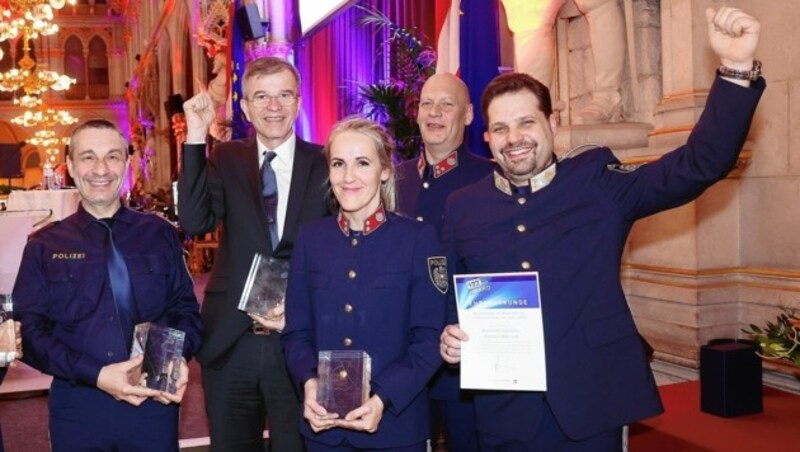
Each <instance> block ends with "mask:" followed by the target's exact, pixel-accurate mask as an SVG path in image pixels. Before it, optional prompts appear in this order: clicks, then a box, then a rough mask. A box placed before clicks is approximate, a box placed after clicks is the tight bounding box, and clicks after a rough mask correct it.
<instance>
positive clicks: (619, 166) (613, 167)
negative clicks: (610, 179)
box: [606, 163, 644, 174]
mask: <svg viewBox="0 0 800 452" xmlns="http://www.w3.org/2000/svg"><path fill="white" fill-rule="evenodd" d="M642 165H644V163H609V164H608V165H606V169H608V170H609V171H614V172H617V173H623V174H626V173H632V172H634V171H636V170H637V169H639V168H640V167H641V166H642Z"/></svg>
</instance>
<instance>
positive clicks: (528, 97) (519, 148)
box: [483, 90, 556, 185]
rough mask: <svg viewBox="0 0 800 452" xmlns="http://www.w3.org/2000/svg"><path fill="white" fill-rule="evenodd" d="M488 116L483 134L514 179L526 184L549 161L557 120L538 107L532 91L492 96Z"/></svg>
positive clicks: (498, 161) (499, 162)
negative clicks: (547, 115)
mask: <svg viewBox="0 0 800 452" xmlns="http://www.w3.org/2000/svg"><path fill="white" fill-rule="evenodd" d="M487 119H488V121H487V131H486V132H484V134H483V138H484V140H486V142H487V143H488V144H489V148H491V150H492V156H493V157H494V159H495V161H496V162H497V164H498V165H500V167H501V168H502V169H503V173H504V174H505V176H506V177H507V178H508V179H509V180H510V181H511V182H512V183H514V184H515V185H524V184H526V183H527V182H528V181H529V180H530V178H532V177H533V176H535V175H537V174H539V173H540V172H541V171H542V170H544V169H545V168H546V167H547V166H548V165H549V164H550V162H551V160H552V158H553V136H554V135H555V131H556V121H555V117H554V116H553V115H550V117H549V118H548V117H546V116H545V114H544V113H543V112H542V110H540V109H539V100H538V98H537V97H536V96H535V95H534V94H533V93H532V92H530V91H528V90H521V91H514V92H510V93H506V94H502V95H499V96H497V97H495V98H493V99H492V101H491V103H489V105H488V108H487Z"/></svg>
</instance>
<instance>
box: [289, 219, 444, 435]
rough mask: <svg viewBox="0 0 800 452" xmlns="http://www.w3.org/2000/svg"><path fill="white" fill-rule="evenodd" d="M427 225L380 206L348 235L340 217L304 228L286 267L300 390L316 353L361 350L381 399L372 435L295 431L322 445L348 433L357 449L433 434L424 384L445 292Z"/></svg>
mask: <svg viewBox="0 0 800 452" xmlns="http://www.w3.org/2000/svg"><path fill="white" fill-rule="evenodd" d="M438 250H439V244H438V241H437V238H436V233H435V231H434V229H433V227H431V226H430V225H423V224H421V223H418V222H416V221H414V220H410V219H407V218H404V217H401V216H398V215H395V214H392V213H388V214H386V213H384V212H383V209H380V210H379V211H378V212H376V214H374V215H373V216H372V217H371V218H370V219H369V220H368V221H367V222H366V225H365V227H364V231H363V234H361V235H357V234H353V233H351V231H350V230H349V229H348V227H347V222H346V220H344V219H343V217H341V216H340V218H339V219H338V220H337V218H335V217H330V218H326V219H323V220H320V221H317V222H314V223H311V224H309V225H308V226H306V227H304V228H303V229H302V230H301V232H300V236H299V238H298V241H297V244H296V245H295V249H294V254H293V256H292V261H291V264H290V267H289V286H288V289H287V294H286V322H287V323H286V329H285V330H284V334H283V336H282V340H283V345H284V350H285V355H286V357H287V358H286V359H287V364H288V368H289V372H290V374H291V376H292V378H293V380H294V382H295V383H296V384H297V386H298V391H299V393H300V394H303V388H304V384H305V382H306V381H307V380H308V379H310V378H315V377H317V353H318V352H319V351H320V350H365V351H366V352H367V353H368V354H369V355H370V357H371V358H372V373H371V377H372V378H371V381H370V388H371V391H372V393H373V394H376V395H378V396H379V397H380V398H381V399H382V400H383V401H384V405H385V410H384V413H383V418H382V419H381V421H380V424H379V425H378V430H377V431H376V432H375V433H372V434H370V433H364V432H356V431H352V430H347V429H341V428H334V429H331V430H327V431H324V432H321V433H319V434H315V433H313V431H312V430H311V428H310V427H309V425H308V422H306V421H305V419H303V420H301V422H300V431H301V433H302V434H303V435H304V436H305V437H306V438H308V439H310V440H312V441H316V442H320V443H324V444H327V445H332V446H335V445H338V444H341V443H342V442H343V441H344V440H345V439H346V440H347V441H348V442H349V443H350V444H351V445H353V446H355V447H358V448H370V449H371V448H386V447H398V446H403V445H411V444H416V443H419V442H422V441H425V440H426V439H427V438H428V437H429V436H430V425H429V412H428V411H429V410H428V397H427V393H426V389H425V388H426V385H427V384H428V381H429V380H430V378H431V376H432V375H433V373H434V371H436V369H437V368H439V366H440V365H441V364H442V360H441V357H440V356H439V349H438V345H439V334H440V332H441V330H442V328H443V326H444V315H445V314H444V311H445V307H444V304H445V296H444V291H443V290H442V288H441V285H440V287H439V289H437V288H436V287H435V286H434V282H433V276H432V271H433V270H436V268H435V267H436V265H433V264H437V265H442V266H443V267H442V268H441V269H444V270H445V271H446V268H444V265H445V264H444V263H443V262H442V259H441V258H436V254H437V253H438Z"/></svg>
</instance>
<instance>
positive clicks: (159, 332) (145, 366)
mask: <svg viewBox="0 0 800 452" xmlns="http://www.w3.org/2000/svg"><path fill="white" fill-rule="evenodd" d="M185 337H186V333H184V332H183V331H179V330H176V329H174V328H169V327H166V326H161V325H156V324H154V323H149V322H148V323H140V324H138V325H136V328H135V329H134V331H133V345H132V346H131V358H135V357H137V356H139V355H142V354H143V355H144V360H143V361H142V366H141V367H140V368H138V369H135V371H134V372H132V373H131V374H130V375H129V381H130V382H131V384H133V385H137V384H139V380H140V379H141V376H142V372H144V373H146V374H147V379H146V385H147V387H148V388H150V389H156V390H159V391H165V392H168V393H170V394H175V393H176V392H177V389H178V388H177V384H178V379H179V378H180V376H181V360H182V359H183V341H184V338H185Z"/></svg>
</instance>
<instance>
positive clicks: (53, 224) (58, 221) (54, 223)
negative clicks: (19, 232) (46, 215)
mask: <svg viewBox="0 0 800 452" xmlns="http://www.w3.org/2000/svg"><path fill="white" fill-rule="evenodd" d="M59 223H61V220H55V221H51V222H49V223H47V224H46V225H44V226H42V227H41V228H39V229H37V230H35V231H33V232H31V233H30V234H28V240H30V239H32V238H33V237H35V236H36V235H37V234H40V233H43V232H45V231H47V230H48V229H51V228H54V227H55V226H57V225H58V224H59Z"/></svg>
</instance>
